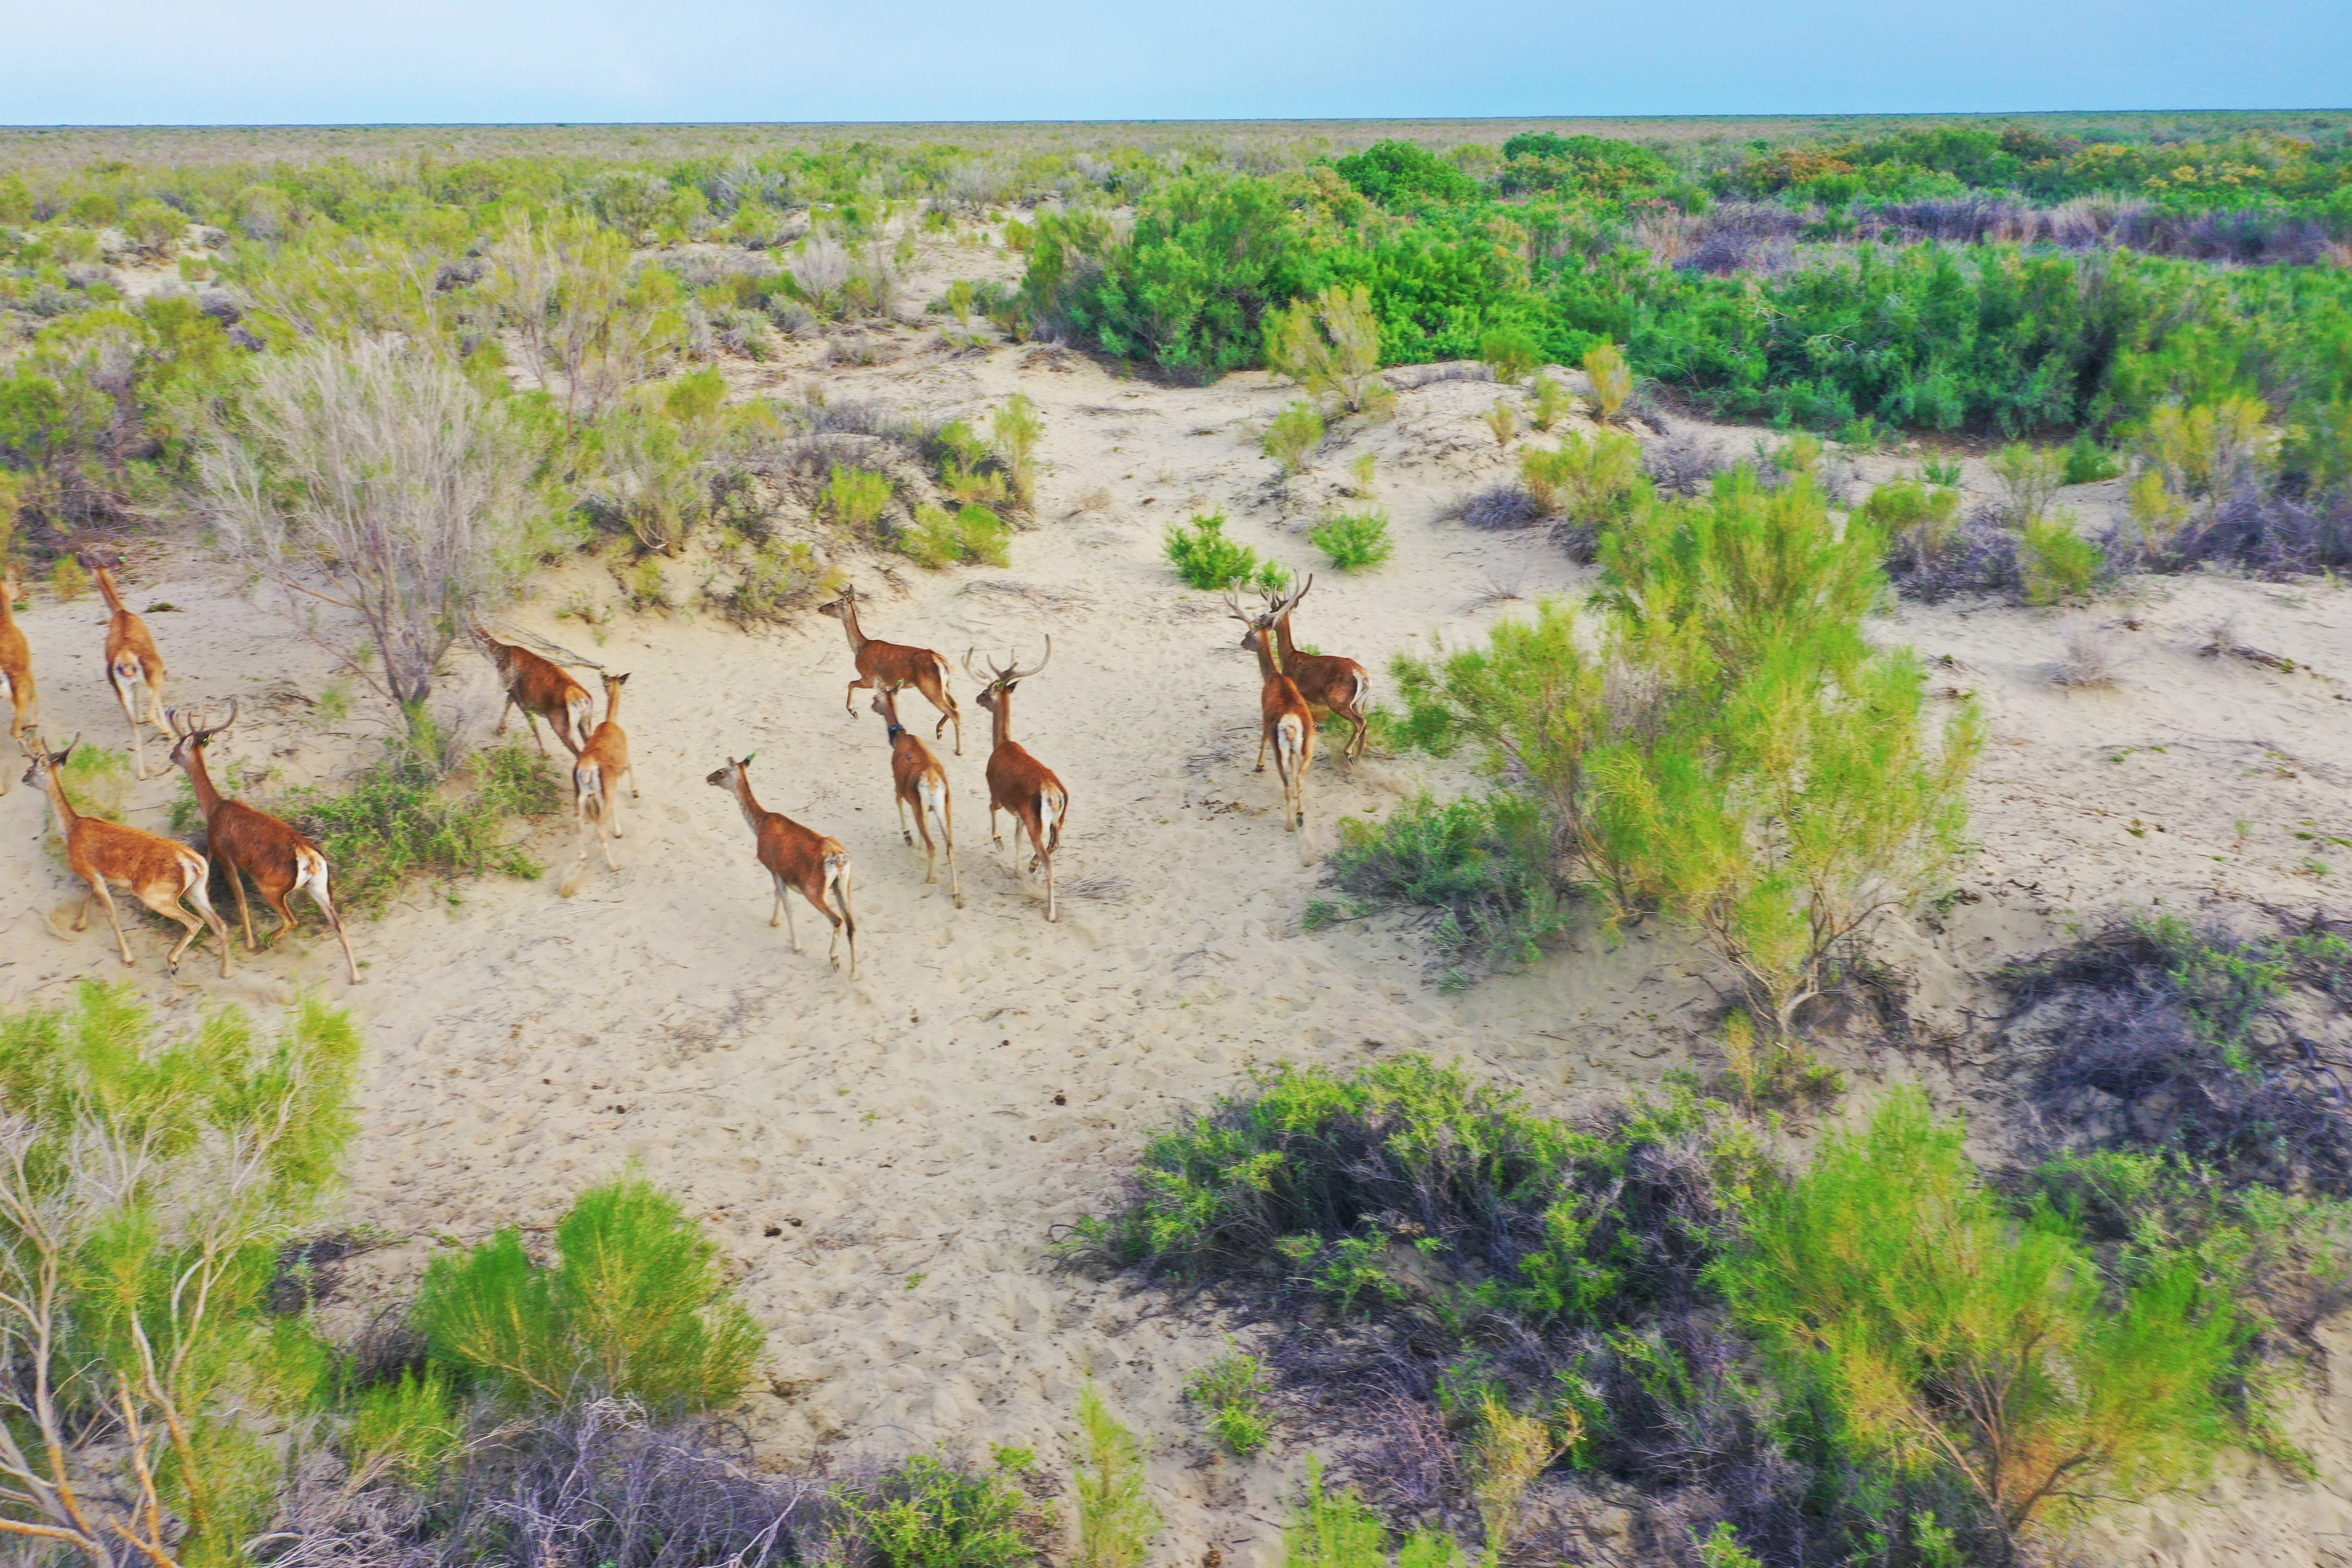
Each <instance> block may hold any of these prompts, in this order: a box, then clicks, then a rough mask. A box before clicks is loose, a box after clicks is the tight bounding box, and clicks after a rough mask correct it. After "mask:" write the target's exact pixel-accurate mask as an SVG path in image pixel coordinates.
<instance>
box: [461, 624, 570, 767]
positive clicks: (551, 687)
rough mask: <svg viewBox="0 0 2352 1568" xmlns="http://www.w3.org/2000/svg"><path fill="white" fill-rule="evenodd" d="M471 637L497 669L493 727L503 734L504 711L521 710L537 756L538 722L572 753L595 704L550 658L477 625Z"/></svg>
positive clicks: (543, 745) (544, 746) (543, 750)
mask: <svg viewBox="0 0 2352 1568" xmlns="http://www.w3.org/2000/svg"><path fill="white" fill-rule="evenodd" d="M474 637H475V639H476V640H477V641H478V642H479V643H480V644H481V645H482V651H483V652H485V653H487V654H488V655H489V656H490V662H491V663H492V664H495V665H497V666H498V667H499V681H500V682H501V683H502V684H503V685H504V686H505V687H506V689H507V700H506V706H505V707H503V708H501V709H499V727H498V729H497V730H496V731H493V732H494V733H496V734H500V735H503V734H505V733H506V732H507V714H508V713H509V712H510V711H511V710H514V709H517V708H520V709H521V710H522V714H523V718H524V719H525V720H526V721H529V723H530V738H531V739H532V740H533V741H535V742H538V744H539V754H540V755H541V756H542V757H543V756H545V755H547V742H545V741H543V740H541V739H540V733H539V721H541V719H544V720H546V721H547V727H548V728H549V729H551V730H552V731H555V738H556V739H557V740H559V741H561V742H563V749H564V750H565V751H567V752H571V753H572V755H573V756H575V757H577V756H578V755H579V754H580V747H581V744H582V743H583V742H584V741H585V740H586V739H587V736H588V721H590V720H591V719H593V718H594V717H595V716H596V704H595V702H594V700H593V699H592V698H590V697H589V695H588V689H587V688H585V687H583V686H582V685H581V684H580V683H579V682H578V681H576V680H574V679H572V678H571V677H570V676H569V675H566V674H565V673H564V672H563V667H562V665H560V664H557V663H556V662H555V661H554V660H552V659H547V658H541V657H540V656H539V655H537V654H535V653H533V652H531V651H530V649H529V648H527V647H517V646H516V645H515V644H513V643H504V642H500V641H499V639H498V638H496V637H492V636H490V634H489V633H488V631H486V630H484V629H483V627H482V626H480V625H479V624H477V625H476V626H475V627H474Z"/></svg>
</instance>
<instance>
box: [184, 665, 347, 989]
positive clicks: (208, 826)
mask: <svg viewBox="0 0 2352 1568" xmlns="http://www.w3.org/2000/svg"><path fill="white" fill-rule="evenodd" d="M237 706H238V704H237V700H236V698H234V697H232V698H230V699H229V702H228V718H227V719H226V720H225V721H222V722H220V723H218V724H211V725H207V724H205V722H204V719H203V716H202V715H197V716H194V717H192V718H189V719H187V720H185V721H183V720H182V719H181V717H180V712H179V710H178V709H176V708H173V709H167V710H165V711H164V717H165V718H167V719H169V720H170V721H171V724H172V732H173V735H175V736H177V737H178V739H177V740H176V741H175V742H173V746H172V763H173V766H175V767H179V768H183V769H184V770H186V772H187V775H188V783H189V784H192V785H193V786H194V789H195V792H196V805H198V806H200V807H202V808H203V810H204V814H205V847H206V848H208V849H210V850H211V851H212V858H213V860H214V862H215V864H217V865H218V866H219V867H220V868H221V869H222V870H224V871H226V872H227V873H228V885H229V887H230V888H232V889H235V891H236V913H237V919H238V921H240V922H242V923H243V925H244V927H245V947H246V951H247V952H259V951H260V950H261V948H262V946H263V944H262V943H260V942H256V941H254V939H253V906H252V905H251V904H250V903H248V902H247V901H246V897H245V879H246V878H247V877H250V878H252V879H253V885H254V886H255V887H257V888H258V889H261V901H262V902H263V903H265V904H268V906H269V907H270V908H271V909H272V910H275V911H277V915H278V929H277V930H276V931H271V932H270V933H269V942H268V946H271V947H276V946H277V945H278V938H279V937H281V936H284V935H285V934H286V933H287V932H288V931H292V930H293V929H294V927H295V925H296V923H297V922H296V921H295V919H294V907H293V905H291V904H290V903H289V902H288V901H287V900H288V899H289V896H290V895H292V894H293V893H294V892H295V891H296V890H297V889H299V890H300V891H302V892H304V893H308V894H309V895H310V901H311V902H312V903H314V904H316V905H318V906H319V912H320V914H322V915H324V916H326V917H327V923H328V924H329V925H331V926H332V927H334V929H335V940H336V941H337V942H341V943H342V944H343V964H344V967H345V968H347V969H349V970H350V971H351V976H352V984H354V985H357V984H362V982H361V980H360V961H359V960H358V959H357V958H356V957H354V956H353V955H352V939H351V933H350V932H348V931H345V930H344V929H343V917H342V916H341V914H340V913H338V912H337V910H336V909H335V900H334V896H333V895H332V893H331V892H330V891H329V890H328V887H327V857H326V856H325V855H324V854H323V853H322V852H321V851H320V848H319V847H318V846H317V845H316V844H313V843H311V842H310V839H308V838H306V837H303V836H302V834H300V833H299V832H298V831H297V830H296V829H295V828H294V826H292V825H291V824H290V823H286V822H281V821H279V820H278V818H277V817H274V816H270V815H269V814H268V812H266V811H257V810H256V809H255V808H254V807H252V806H249V805H246V804H245V802H243V801H241V800H231V799H229V798H228V797H227V796H226V795H222V794H221V792H220V791H219V790H218V789H217V788H215V786H214V784H213V775H212V771H211V769H210V768H208V767H207V766H205V747H206V746H209V745H211V744H212V742H213V740H214V737H215V736H217V735H220V734H223V733H225V732H226V731H227V730H228V729H229V728H230V726H232V725H234V724H235V723H236V712H237Z"/></svg>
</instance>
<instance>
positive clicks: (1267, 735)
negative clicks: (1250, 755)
mask: <svg viewBox="0 0 2352 1568" xmlns="http://www.w3.org/2000/svg"><path fill="white" fill-rule="evenodd" d="M1273 735H1274V731H1272V730H1269V729H1267V728H1266V727H1265V725H1263V724H1261V725H1259V726H1258V731H1257V766H1256V767H1255V768H1252V769H1251V770H1250V771H1251V772H1252V773H1264V772H1265V743H1266V742H1267V741H1268V740H1270V739H1272V738H1273Z"/></svg>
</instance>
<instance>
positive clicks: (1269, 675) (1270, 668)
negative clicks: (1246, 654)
mask: <svg viewBox="0 0 2352 1568" xmlns="http://www.w3.org/2000/svg"><path fill="white" fill-rule="evenodd" d="M1257 673H1258V679H1261V680H1272V679H1274V678H1275V677H1276V676H1277V675H1280V674H1281V673H1282V658H1281V656H1280V655H1278V654H1277V653H1276V652H1275V644H1274V638H1273V637H1270V636H1268V635H1267V634H1266V633H1265V632H1260V633H1258V634H1257Z"/></svg>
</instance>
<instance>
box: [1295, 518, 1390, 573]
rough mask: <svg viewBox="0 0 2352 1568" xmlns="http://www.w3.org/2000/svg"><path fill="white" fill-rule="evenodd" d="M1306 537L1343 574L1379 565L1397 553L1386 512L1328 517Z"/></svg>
mask: <svg viewBox="0 0 2352 1568" xmlns="http://www.w3.org/2000/svg"><path fill="white" fill-rule="evenodd" d="M1307 539H1308V540H1309V541H1310V542H1313V544H1314V545H1315V548H1316V549H1318V550H1320V551H1321V552H1323V553H1324V554H1326V555H1328V556H1329V557H1330V558H1331V564H1332V565H1334V566H1337V567H1339V569H1340V570H1341V571H1342V572H1360V571H1362V570H1363V569H1364V568H1365V567H1367V566H1377V565H1379V564H1380V563H1381V562H1383V561H1386V560H1387V559H1388V558H1389V557H1390V556H1391V555H1393V554H1395V553H1396V541H1395V540H1393V539H1391V537H1389V514H1388V513H1386V512H1384V511H1359V512H1343V513H1340V514H1339V515H1337V516H1334V517H1328V518H1325V519H1324V520H1323V521H1321V522H1318V523H1317V524H1316V525H1315V527H1314V528H1313V529H1311V530H1309V531H1308V532H1307Z"/></svg>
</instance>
